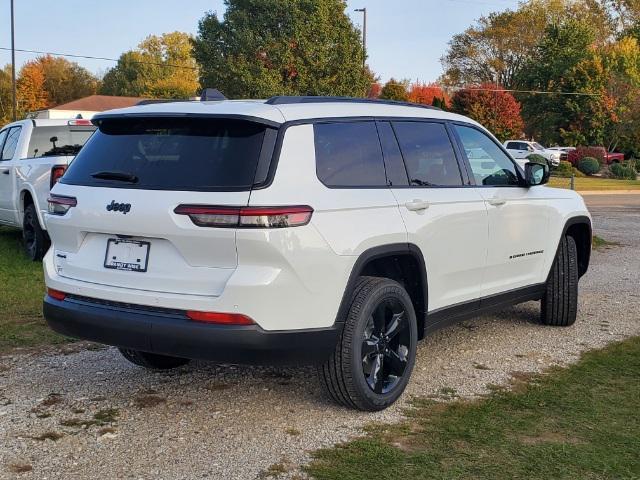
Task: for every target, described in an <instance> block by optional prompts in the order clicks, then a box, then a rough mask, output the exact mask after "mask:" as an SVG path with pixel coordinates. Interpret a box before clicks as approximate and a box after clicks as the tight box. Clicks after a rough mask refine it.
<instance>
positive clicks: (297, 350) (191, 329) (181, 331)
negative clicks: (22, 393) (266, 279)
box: [43, 296, 342, 365]
mask: <svg viewBox="0 0 640 480" xmlns="http://www.w3.org/2000/svg"><path fill="white" fill-rule="evenodd" d="M43 309H44V316H45V319H46V320H47V323H48V324H49V326H50V327H51V328H52V329H53V330H55V331H56V332H58V333H61V334H63V335H67V336H70V337H75V338H81V339H85V340H91V341H94V342H98V343H104V344H107V345H114V346H117V347H123V348H130V349H133V350H140V351H143V352H151V353H158V354H163V355H170V356H175V357H184V358H192V359H201V360H212V361H216V362H223V363H240V364H265V365H281V364H285V365H286V364H317V363H322V362H324V361H325V360H326V359H327V358H328V357H329V355H330V354H331V352H332V351H333V349H334V348H335V345H336V343H337V341H338V337H339V334H340V332H341V327H342V326H341V325H340V324H335V325H333V326H332V327H329V328H319V329H310V330H286V331H283V330H281V331H265V330H263V329H262V328H260V327H259V326H257V325H251V326H226V325H225V326H221V325H211V324H206V323H199V322H194V321H191V320H189V319H188V318H187V317H186V316H185V315H184V313H183V312H180V311H179V310H173V311H171V310H168V309H145V308H144V307H140V308H137V307H135V306H132V305H126V304H121V305H117V304H113V303H112V304H105V303H100V301H96V302H93V301H91V299H82V298H73V297H72V298H67V299H65V300H63V301H59V300H55V299H53V298H51V297H50V296H45V299H44V306H43Z"/></svg>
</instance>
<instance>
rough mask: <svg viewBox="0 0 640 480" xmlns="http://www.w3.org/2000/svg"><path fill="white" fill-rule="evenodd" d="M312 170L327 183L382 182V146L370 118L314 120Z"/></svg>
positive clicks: (361, 184) (370, 184)
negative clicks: (353, 120)
mask: <svg viewBox="0 0 640 480" xmlns="http://www.w3.org/2000/svg"><path fill="white" fill-rule="evenodd" d="M313 130H314V133H315V150H316V171H317V174H318V178H319V179H320V181H321V182H322V183H324V184H325V185H327V186H328V187H378V186H386V184H387V179H386V176H385V172H384V163H383V161H382V150H381V149H380V141H379V140H378V131H377V130H376V124H375V123H374V122H345V123H318V124H315V125H314V126H313Z"/></svg>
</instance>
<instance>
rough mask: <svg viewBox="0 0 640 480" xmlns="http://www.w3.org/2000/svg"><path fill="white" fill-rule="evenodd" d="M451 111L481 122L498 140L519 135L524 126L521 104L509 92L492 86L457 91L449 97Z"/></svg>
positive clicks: (488, 84) (479, 86) (489, 84)
mask: <svg viewBox="0 0 640 480" xmlns="http://www.w3.org/2000/svg"><path fill="white" fill-rule="evenodd" d="M451 109H452V110H453V111H454V112H456V113H460V114H462V115H467V116H468V117H471V118H473V119H474V120H476V121H477V122H478V123H481V124H482V125H484V126H485V127H486V128H488V129H489V130H490V131H491V132H492V133H493V134H494V135H495V136H496V137H498V138H499V139H500V140H501V141H504V140H507V139H509V138H519V137H520V136H521V135H522V129H523V126H524V124H523V121H522V117H521V116H520V103H518V101H517V100H516V99H515V98H514V96H513V95H511V93H509V92H505V91H500V89H499V88H496V86H495V84H492V83H486V84H482V85H478V86H472V87H467V88H463V89H460V90H458V91H457V92H455V94H454V95H453V97H452V98H451Z"/></svg>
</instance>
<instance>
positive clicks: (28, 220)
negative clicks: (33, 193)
mask: <svg viewBox="0 0 640 480" xmlns="http://www.w3.org/2000/svg"><path fill="white" fill-rule="evenodd" d="M22 239H23V241H24V248H25V251H26V252H27V255H28V256H29V258H30V259H31V260H33V261H34V262H37V261H40V260H42V257H44V254H45V253H47V250H48V249H49V237H48V236H47V232H45V231H44V230H42V228H41V227H40V221H39V220H38V214H37V212H36V207H35V205H33V203H31V204H29V205H27V207H26V208H25V209H24V217H23V219H22Z"/></svg>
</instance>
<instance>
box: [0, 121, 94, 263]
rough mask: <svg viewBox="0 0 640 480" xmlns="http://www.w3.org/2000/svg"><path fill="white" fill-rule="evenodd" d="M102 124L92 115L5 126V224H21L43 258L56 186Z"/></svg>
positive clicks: (34, 253)
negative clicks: (52, 190) (50, 200)
mask: <svg viewBox="0 0 640 480" xmlns="http://www.w3.org/2000/svg"><path fill="white" fill-rule="evenodd" d="M95 129H96V127H94V126H93V124H92V123H91V122H90V121H89V120H82V119H74V120H21V121H18V122H13V123H10V124H8V125H6V126H5V127H4V128H3V129H2V130H0V152H1V157H0V225H9V226H12V227H17V228H21V229H22V232H23V237H24V245H25V250H26V252H27V254H28V255H29V257H30V258H31V259H33V260H41V259H42V257H43V256H44V254H45V252H46V251H47V248H48V247H49V239H48V237H47V233H46V226H45V223H44V213H45V212H46V211H47V197H48V196H49V190H50V188H51V187H52V186H53V185H54V184H55V183H56V182H57V181H58V179H59V178H60V177H61V176H62V174H64V172H65V170H66V169H67V165H68V163H69V162H70V161H71V160H72V159H73V157H74V156H75V155H76V153H77V152H78V151H79V150H80V148H81V147H82V145H83V144H84V143H85V142H86V141H87V139H88V138H89V137H90V136H91V134H92V133H93V132H94V131H95Z"/></svg>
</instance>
